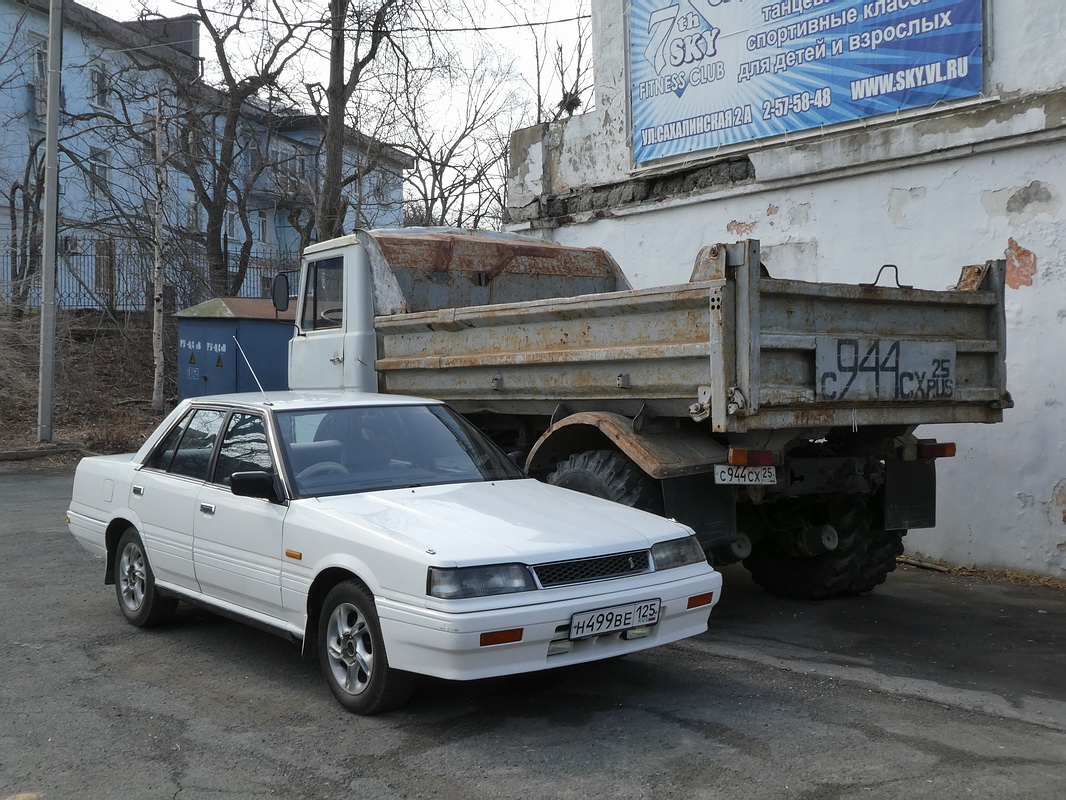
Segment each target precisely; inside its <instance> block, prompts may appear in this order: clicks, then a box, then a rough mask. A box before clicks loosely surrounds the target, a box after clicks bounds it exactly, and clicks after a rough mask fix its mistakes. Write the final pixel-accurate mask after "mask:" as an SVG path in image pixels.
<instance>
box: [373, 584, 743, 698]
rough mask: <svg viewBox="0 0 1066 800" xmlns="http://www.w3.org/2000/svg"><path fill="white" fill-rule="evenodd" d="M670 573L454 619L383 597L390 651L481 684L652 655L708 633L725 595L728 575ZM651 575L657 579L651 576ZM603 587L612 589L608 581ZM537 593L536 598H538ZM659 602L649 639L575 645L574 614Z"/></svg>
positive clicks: (619, 635) (407, 664)
mask: <svg viewBox="0 0 1066 800" xmlns="http://www.w3.org/2000/svg"><path fill="white" fill-rule="evenodd" d="M664 575H669V573H668V572H666V573H660V574H658V575H656V576H655V577H657V578H659V579H660V580H658V581H649V582H647V583H645V584H644V585H637V586H634V585H632V584H631V582H627V583H628V584H629V585H628V586H627V587H626V588H625V589H621V590H616V591H606V590H604V591H599V592H597V593H595V594H588V593H586V594H584V595H583V596H580V597H572V598H567V599H562V600H555V601H550V602H542V603H537V604H529V605H523V606H516V607H511V608H503V609H493V610H489V611H474V612H470V613H463V614H449V613H444V612H439V611H434V610H427V609H425V608H416V607H413V606H410V605H404V604H400V603H394V602H390V601H389V600H386V599H382V598H378V599H377V607H378V615H379V617H380V619H381V628H382V633H383V635H384V637H385V646H386V650H387V652H388V658H389V664H390V665H391V666H392V667H395V668H396V669H401V670H406V671H409V672H416V673H419V674H423V675H432V676H434V677H438V678H446V679H450V680H474V679H478V678H490V677H496V676H500V675H514V674H517V673H523V672H534V671H537V670H542V669H549V668H553V667H561V666H566V665H568V664H580V663H584V662H587V661H596V660H598V659H603V658H611V657H612V656H619V655H624V654H626V653H632V652H636V651H638V650H646V649H648V648H650V647H655V646H657V645H662V644H667V643H669V642H676V641H678V640H679V639H684V638H687V637H689V636H696V635H698V634H700V633H703V632H704V631H706V630H707V621H708V616H709V613H710V611H711V608H712V607H713V606H714V605H715V604H716V603H717V602H718V599H719V597H720V596H721V589H722V576H721V575H720V574H719V573H718V572H714V571H704V570H701V571H700V572H699V573H698V574H695V575H688V576H686V577H683V578H679V579H675V580H665V581H664V580H661V578H662V577H663V576H664ZM649 577H650V576H649ZM599 588H601V589H605V586H604V584H599ZM708 593H713V595H712V598H711V600H710V602H708V603H705V604H703V605H699V606H697V607H695V608H689V599H690V598H693V597H699V596H701V595H706V594H708ZM535 594H536V593H529V594H528V595H524V596H528V597H530V598H531V599H535ZM652 599H659V600H660V601H661V606H660V609H659V621H658V622H657V623H656V624H655V625H654V626H652V627H651V629H650V632H649V633H648V635H646V636H643V637H641V638H635V639H626V638H625V637H624V636H623V632H621V631H617V632H614V633H608V634H603V635H601V636H596V637H593V638H588V639H581V640H578V641H574V642H572V643H571V645H569V646H568V645H562V646H561V647H560V646H559V645H558V644H556V645H555V646H554V647H553V643H557V642H560V641H568V635H569V629H570V620H571V617H573V615H574V614H579V613H582V612H585V611H592V610H596V609H606V608H612V607H615V606H623V605H627V604H630V603H639V602H643V601H646V600H652ZM516 629H521V640H520V641H516V642H511V643H507V644H496V645H487V646H483V645H482V644H481V635H482V634H484V633H493V632H497V631H504V630H507V631H513V630H516ZM550 650H552V651H556V652H554V654H551V655H549V651H550Z"/></svg>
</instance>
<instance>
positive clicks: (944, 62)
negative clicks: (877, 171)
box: [628, 0, 984, 165]
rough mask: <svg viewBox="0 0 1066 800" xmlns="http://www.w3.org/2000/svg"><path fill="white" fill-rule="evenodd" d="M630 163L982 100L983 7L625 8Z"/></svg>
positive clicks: (647, 3) (972, 0)
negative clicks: (904, 111)
mask: <svg viewBox="0 0 1066 800" xmlns="http://www.w3.org/2000/svg"><path fill="white" fill-rule="evenodd" d="M628 36H629V42H628V55H629V93H630V103H629V107H630V134H631V136H632V149H633V161H634V163H635V164H637V165H641V164H647V163H649V162H653V161H657V160H659V159H663V158H670V157H674V156H683V155H686V154H690V153H697V152H700V151H706V150H713V149H715V148H718V147H722V146H727V145H736V144H742V143H745V142H751V141H755V140H758V139H765V138H767V137H771V136H778V135H781V134H788V133H794V132H801V131H810V130H816V129H821V128H824V127H826V126H830V125H836V124H838V123H844V122H852V121H854V120H860V119H866V118H869V117H876V116H879V115H882V114H889V113H895V112H898V111H902V110H906V109H912V108H921V107H924V106H932V105H934V104H936V103H941V102H949V101H955V100H962V99H965V98H970V97H975V96H978V95H980V94H981V91H982V87H983V75H982V70H983V66H984V62H983V58H984V54H983V41H984V19H983V0H776V2H772V1H771V0H630V2H629V14H628Z"/></svg>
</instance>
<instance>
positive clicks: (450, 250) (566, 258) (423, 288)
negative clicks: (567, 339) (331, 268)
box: [360, 228, 630, 314]
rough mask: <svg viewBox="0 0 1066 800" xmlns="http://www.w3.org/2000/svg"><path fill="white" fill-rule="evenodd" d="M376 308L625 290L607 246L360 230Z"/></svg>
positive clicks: (448, 232)
mask: <svg viewBox="0 0 1066 800" xmlns="http://www.w3.org/2000/svg"><path fill="white" fill-rule="evenodd" d="M360 241H361V243H362V244H363V246H364V247H365V248H366V249H367V252H368V254H369V256H370V261H371V265H372V271H373V274H374V284H375V309H376V312H377V313H378V314H395V313H417V312H421V311H429V310H433V309H443V308H459V307H464V306H475V305H495V304H499V303H513V302H524V301H529V300H538V299H544V298H557V297H574V296H578V295H585V294H597V293H601V292H613V291H618V290H623V289H629V288H630V284H629V281H628V280H627V279H626V277H625V275H624V274H623V273H622V271H621V269H620V268H619V267H618V265H617V264H616V263H615V261H614V259H613V258H611V256H610V255H609V254H608V253H607V252H605V251H604V250H602V249H600V248H596V247H587V248H585V247H565V246H563V245H558V244H554V243H552V242H547V241H544V240H542V239H536V238H534V237H530V236H519V235H515V234H506V233H477V234H474V233H471V232H469V231H462V230H457V229H411V228H405V229H401V230H380V231H365V232H364V233H363V234H362V235H361V237H360Z"/></svg>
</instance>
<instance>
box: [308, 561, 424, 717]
mask: <svg viewBox="0 0 1066 800" xmlns="http://www.w3.org/2000/svg"><path fill="white" fill-rule="evenodd" d="M318 657H319V663H320V664H321V666H322V674H323V675H324V676H325V678H326V683H327V684H329V688H330V691H331V692H333V696H334V697H336V698H337V700H338V701H339V702H340V704H341V705H342V706H344V707H345V708H346V709H348V710H349V711H351V712H353V713H355V714H378V713H380V712H382V711H389V710H391V709H394V708H398V707H400V706H401V705H403V704H404V703H405V702H407V699H408V698H409V697H410V696H411V692H412V690H413V689H414V676H413V675H412V674H411V673H409V672H402V671H400V670H396V669H393V668H392V667H390V666H389V657H388V655H387V654H386V652H385V642H384V640H383V639H382V636H381V623H380V622H379V620H378V613H377V609H376V607H375V606H374V598H373V596H372V595H371V594H370V592H369V591H368V590H367V589H366V587H364V586H363V585H361V584H360V583H358V582H357V581H354V580H349V581H344V582H343V583H339V584H337V585H336V586H335V587H333V589H332V590H330V592H329V594H328V595H326V601H325V602H324V603H323V604H322V611H321V613H320V615H319V623H318Z"/></svg>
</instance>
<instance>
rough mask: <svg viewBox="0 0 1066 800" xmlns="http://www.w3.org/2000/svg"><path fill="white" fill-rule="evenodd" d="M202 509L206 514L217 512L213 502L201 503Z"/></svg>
mask: <svg viewBox="0 0 1066 800" xmlns="http://www.w3.org/2000/svg"><path fill="white" fill-rule="evenodd" d="M200 510H201V511H203V512H204V513H205V514H214V513H215V507H214V506H213V505H212V504H211V503H200Z"/></svg>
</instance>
